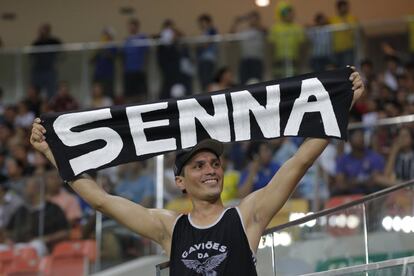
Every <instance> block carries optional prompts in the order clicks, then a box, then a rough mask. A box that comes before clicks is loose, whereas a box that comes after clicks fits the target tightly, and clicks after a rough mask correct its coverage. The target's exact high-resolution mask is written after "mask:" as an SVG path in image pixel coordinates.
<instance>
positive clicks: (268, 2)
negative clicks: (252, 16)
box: [255, 0, 270, 7]
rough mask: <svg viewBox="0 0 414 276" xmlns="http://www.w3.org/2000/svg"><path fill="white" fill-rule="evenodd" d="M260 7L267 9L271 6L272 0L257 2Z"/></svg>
mask: <svg viewBox="0 0 414 276" xmlns="http://www.w3.org/2000/svg"><path fill="white" fill-rule="evenodd" d="M255 3H256V5H257V6H258V7H267V6H269V4H270V0H255Z"/></svg>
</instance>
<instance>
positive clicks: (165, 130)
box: [41, 68, 353, 181]
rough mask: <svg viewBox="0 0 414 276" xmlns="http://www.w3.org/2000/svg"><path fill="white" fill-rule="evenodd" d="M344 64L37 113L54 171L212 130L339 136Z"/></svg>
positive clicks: (122, 159) (185, 141)
mask: <svg viewBox="0 0 414 276" xmlns="http://www.w3.org/2000/svg"><path fill="white" fill-rule="evenodd" d="M351 73H352V69H350V68H344V69H339V70H333V71H326V72H319V73H312V74H306V75H301V76H296V77H291V78H286V79H282V80H278V81H269V82H263V83H259V84H254V85H249V86H243V87H237V88H232V89H228V90H223V91H218V92H215V93H208V94H200V95H195V96H192V97H186V98H181V99H169V100H160V101H157V102H151V103H144V104H137V105H121V106H112V107H108V108H99V109H90V110H82V111H75V112H66V113H49V114H44V115H42V116H41V119H42V124H43V125H44V127H45V128H46V130H47V133H46V141H47V142H48V144H49V146H50V148H51V150H52V152H53V154H54V156H55V159H56V162H57V166H58V169H59V172H60V175H61V177H62V178H63V179H64V180H66V181H70V180H73V179H74V177H75V176H77V175H79V174H81V173H83V172H87V171H90V170H96V169H102V168H106V167H111V166H115V165H118V164H122V163H127V162H131V161H135V160H143V159H146V158H149V157H152V156H155V155H159V154H162V153H165V152H168V151H175V150H179V149H182V148H188V147H192V146H194V145H195V144H196V143H197V141H201V140H203V139H205V138H210V137H211V138H214V139H217V140H219V141H222V142H225V143H226V142H233V141H246V140H260V139H274V138H278V137H282V136H302V137H320V138H323V137H335V138H340V139H346V136H347V125H348V111H349V108H350V104H351V102H352V97H353V92H352V83H351V82H350V81H349V76H350V74H351Z"/></svg>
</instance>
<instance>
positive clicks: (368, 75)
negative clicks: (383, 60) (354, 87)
mask: <svg viewBox="0 0 414 276" xmlns="http://www.w3.org/2000/svg"><path fill="white" fill-rule="evenodd" d="M360 66H361V71H360V75H361V78H362V80H363V81H364V85H365V87H367V89H371V84H372V82H373V81H374V80H375V78H376V75H375V72H374V64H373V63H372V61H371V60H370V59H364V60H362V61H361V63H360Z"/></svg>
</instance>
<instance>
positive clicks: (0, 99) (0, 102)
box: [0, 87, 4, 121]
mask: <svg viewBox="0 0 414 276" xmlns="http://www.w3.org/2000/svg"><path fill="white" fill-rule="evenodd" d="M3 93H4V92H3V88H2V87H0V121H1V120H2V117H3V113H4V103H3Z"/></svg>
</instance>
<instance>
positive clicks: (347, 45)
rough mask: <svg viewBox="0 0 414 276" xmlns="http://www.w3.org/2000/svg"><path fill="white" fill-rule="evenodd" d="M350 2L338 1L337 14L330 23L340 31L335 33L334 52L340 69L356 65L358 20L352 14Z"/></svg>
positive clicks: (346, 0)
mask: <svg viewBox="0 0 414 276" xmlns="http://www.w3.org/2000/svg"><path fill="white" fill-rule="evenodd" d="M349 9H350V7H349V2H348V0H337V1H336V13H337V15H335V16H333V17H332V18H331V19H330V23H331V24H332V25H333V27H334V28H338V30H335V31H333V34H332V35H333V50H334V54H335V64H336V66H338V67H344V66H347V65H351V64H355V56H354V55H355V49H354V48H355V32H356V29H355V27H356V24H357V19H356V18H355V17H354V16H353V15H351V14H350V11H349Z"/></svg>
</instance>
